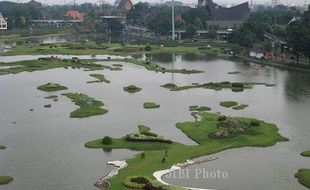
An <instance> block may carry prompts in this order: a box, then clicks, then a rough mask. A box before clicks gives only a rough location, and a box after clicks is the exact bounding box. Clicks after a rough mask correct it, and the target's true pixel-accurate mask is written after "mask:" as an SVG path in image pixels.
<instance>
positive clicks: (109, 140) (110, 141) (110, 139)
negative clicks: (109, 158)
mask: <svg viewBox="0 0 310 190" xmlns="http://www.w3.org/2000/svg"><path fill="white" fill-rule="evenodd" d="M102 143H103V144H105V145H110V144H112V138H111V137H109V136H105V137H104V138H103V139H102Z"/></svg>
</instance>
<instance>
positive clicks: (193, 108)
mask: <svg viewBox="0 0 310 190" xmlns="http://www.w3.org/2000/svg"><path fill="white" fill-rule="evenodd" d="M189 111H198V112H204V111H211V108H210V107H209V106H198V105H192V106H189Z"/></svg>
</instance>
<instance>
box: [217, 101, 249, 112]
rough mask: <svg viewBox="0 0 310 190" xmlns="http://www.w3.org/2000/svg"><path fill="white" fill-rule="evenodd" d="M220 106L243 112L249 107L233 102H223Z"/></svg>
mask: <svg viewBox="0 0 310 190" xmlns="http://www.w3.org/2000/svg"><path fill="white" fill-rule="evenodd" d="M220 106H222V107H225V108H232V109H234V110H243V109H245V108H247V107H249V105H247V104H239V103H238V102H235V101H223V102H220Z"/></svg>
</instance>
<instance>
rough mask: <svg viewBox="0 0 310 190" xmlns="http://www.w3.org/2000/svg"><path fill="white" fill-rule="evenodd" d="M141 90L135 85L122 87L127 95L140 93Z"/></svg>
mask: <svg viewBox="0 0 310 190" xmlns="http://www.w3.org/2000/svg"><path fill="white" fill-rule="evenodd" d="M141 90H142V89H141V88H139V87H137V86H136V85H129V86H125V87H124V91H126V92H129V93H135V92H140V91H141Z"/></svg>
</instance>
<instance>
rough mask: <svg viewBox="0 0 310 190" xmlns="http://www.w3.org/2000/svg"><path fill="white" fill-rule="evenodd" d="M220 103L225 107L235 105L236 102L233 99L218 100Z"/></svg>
mask: <svg viewBox="0 0 310 190" xmlns="http://www.w3.org/2000/svg"><path fill="white" fill-rule="evenodd" d="M220 105H221V106H223V107H225V108H231V107H234V106H237V105H238V102H235V101H224V102H220Z"/></svg>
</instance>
